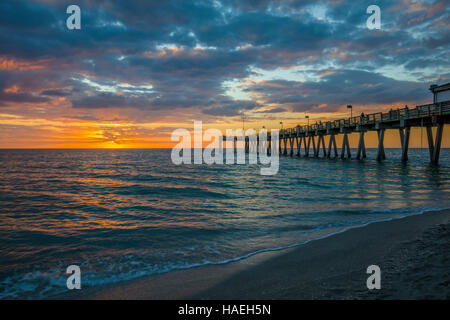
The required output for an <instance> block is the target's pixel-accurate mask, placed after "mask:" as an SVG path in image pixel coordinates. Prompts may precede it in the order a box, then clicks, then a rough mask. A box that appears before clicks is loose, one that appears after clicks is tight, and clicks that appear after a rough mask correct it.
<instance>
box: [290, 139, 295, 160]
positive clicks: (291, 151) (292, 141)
mask: <svg viewBox="0 0 450 320" xmlns="http://www.w3.org/2000/svg"><path fill="white" fill-rule="evenodd" d="M289 145H290V147H291V148H290V150H289V154H290V156H291V157H292V156H293V155H294V137H289Z"/></svg>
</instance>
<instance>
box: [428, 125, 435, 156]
mask: <svg viewBox="0 0 450 320" xmlns="http://www.w3.org/2000/svg"><path fill="white" fill-rule="evenodd" d="M427 138H428V150H429V151H430V161H431V162H433V153H434V142H433V131H432V129H431V127H430V126H427Z"/></svg>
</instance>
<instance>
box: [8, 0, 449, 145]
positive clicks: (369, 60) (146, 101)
mask: <svg viewBox="0 0 450 320" xmlns="http://www.w3.org/2000/svg"><path fill="white" fill-rule="evenodd" d="M72 4H76V5H78V6H79V7H80V9H81V29H80V30H69V29H68V28H67V26H66V19H67V18H68V17H69V16H70V14H67V13H66V9H67V7H68V6H69V5H72ZM372 4H375V5H378V6H379V7H380V9H381V29H379V30H377V29H373V30H369V29H368V27H367V25H366V20H367V19H368V18H369V16H370V14H367V13H366V9H367V7H368V6H369V5H372ZM449 16H450V6H449V2H448V1H441V0H437V1H426V0H423V1H413V0H402V1H377V0H370V1H364V0H363V1H346V0H328V1H309V0H306V1H296V0H287V1H270V0H230V1H219V0H214V1H186V0H184V1H183V0H182V1H171V0H167V1H166V0H165V1H160V0H158V1H143V0H142V1H130V0H127V1H125V0H123V1H122V0H115V1H81V0H79V1H78V0H71V1H70V2H65V1H56V0H40V1H38V0H36V1H21V0H11V1H10V0H6V1H5V0H2V1H1V2H0V43H1V45H0V148H161V147H170V146H172V145H173V144H175V142H171V140H170V136H171V133H172V132H173V130H175V129H178V128H187V129H192V128H193V121H194V120H197V121H203V126H204V128H218V129H222V130H224V129H226V128H239V127H242V122H243V119H244V126H245V127H246V128H250V127H253V128H255V129H260V128H262V126H265V127H266V128H268V129H271V128H279V127H280V122H281V121H282V122H283V126H284V127H289V126H292V127H293V126H296V125H297V124H306V122H307V120H306V119H305V115H308V116H309V117H310V120H309V121H310V122H311V123H312V122H315V121H319V120H320V121H326V120H330V119H338V118H343V117H347V116H348V115H349V112H348V110H347V108H346V106H347V105H348V104H351V105H353V112H354V113H355V114H359V113H361V112H364V113H366V114H367V113H371V112H379V111H387V110H389V109H390V108H398V107H403V106H404V105H408V106H409V107H414V106H416V105H420V104H426V103H430V102H432V95H431V93H430V91H429V90H428V88H429V86H430V85H431V84H435V83H436V84H443V83H447V82H449V81H450V55H449V54H448V53H449V51H450V50H449V49H450V48H449V47H450V28H449V21H450V17H449ZM422 135H423V130H422V129H415V130H414V131H413V133H412V140H411V147H420V146H422V144H423V137H422ZM449 137H450V134H449V133H448V130H447V128H446V130H444V139H443V146H444V147H450V142H449V140H450V139H448V138H449ZM352 139H353V138H352ZM352 139H351V141H353V140H352ZM386 139H387V140H386V147H398V146H399V144H400V143H399V138H398V132H389V133H387V136H386ZM355 141H356V140H355ZM368 146H369V147H371V146H372V147H373V146H376V136H375V135H371V134H370V135H369V137H368ZM423 146H425V145H423Z"/></svg>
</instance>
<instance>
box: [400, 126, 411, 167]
mask: <svg viewBox="0 0 450 320" xmlns="http://www.w3.org/2000/svg"><path fill="white" fill-rule="evenodd" d="M398 131H399V133H400V142H401V145H402V162H407V161H408V147H409V136H410V132H411V127H406V128H405V129H404V132H403V128H400V129H398Z"/></svg>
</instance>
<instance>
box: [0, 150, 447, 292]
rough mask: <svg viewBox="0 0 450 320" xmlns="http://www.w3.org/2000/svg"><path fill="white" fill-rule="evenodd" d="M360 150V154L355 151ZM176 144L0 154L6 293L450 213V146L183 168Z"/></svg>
mask: <svg viewBox="0 0 450 320" xmlns="http://www.w3.org/2000/svg"><path fill="white" fill-rule="evenodd" d="M352 151H353V155H354V154H355V150H352ZM170 152H171V151H170V150H168V149H102V150H0V298H1V299H17V298H21V299H34V298H46V297H51V296H52V295H56V294H60V293H63V292H66V291H67V290H68V289H67V288H66V280H67V277H68V276H69V275H67V274H66V273H65V271H66V268H67V267H68V266H69V265H79V266H80V268H81V281H82V288H83V287H89V286H97V285H102V284H108V283H113V282H117V281H122V280H129V279H133V278H137V277H140V276H144V275H151V274H158V273H163V272H170V271H171V270H176V269H183V268H192V267H196V266H200V265H207V264H223V263H228V262H230V261H236V260H239V259H244V258H246V257H249V256H251V255H253V254H256V253H258V252H262V251H268V250H279V249H282V248H287V247H292V246H297V245H301V244H302V243H305V242H307V241H310V240H314V239H318V238H321V237H325V236H327V235H330V234H334V233H336V232H340V231H342V230H344V229H347V228H352V227H357V226H361V225H365V224H367V223H370V222H374V221H380V220H388V219H393V218H400V217H404V216H407V215H412V214H418V213H422V212H425V211H431V210H439V209H445V208H450V200H449V198H450V197H449V195H450V183H449V181H450V180H449V178H450V166H449V160H450V149H443V150H442V151H441V158H440V162H441V165H440V166H432V165H430V164H429V154H428V150H427V149H410V154H409V160H410V161H409V162H408V163H407V164H402V163H401V162H400V156H401V154H400V153H401V151H400V149H386V156H387V160H386V161H384V162H382V163H378V162H376V161H375V160H374V159H375V154H376V150H374V149H368V150H367V153H368V159H367V160H364V161H358V160H350V161H349V160H346V161H342V160H325V159H313V158H309V159H305V158H297V157H296V156H294V157H292V158H291V157H286V156H280V168H279V172H278V174H276V175H274V176H263V175H260V171H259V169H260V167H259V166H258V165H237V164H236V165H193V164H192V165H180V166H176V165H173V164H172V162H171V160H170Z"/></svg>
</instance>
